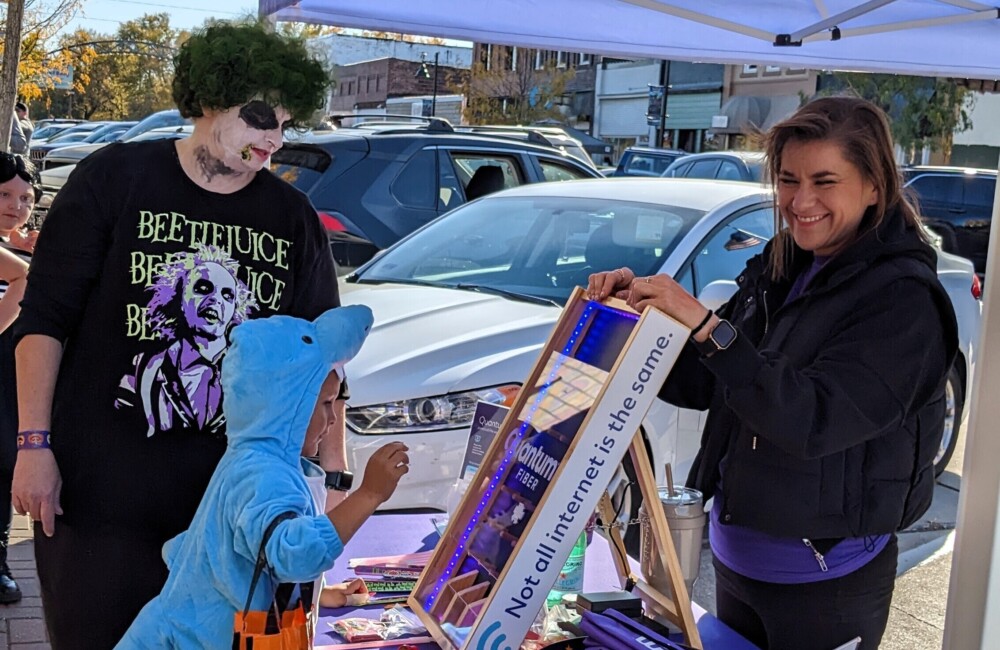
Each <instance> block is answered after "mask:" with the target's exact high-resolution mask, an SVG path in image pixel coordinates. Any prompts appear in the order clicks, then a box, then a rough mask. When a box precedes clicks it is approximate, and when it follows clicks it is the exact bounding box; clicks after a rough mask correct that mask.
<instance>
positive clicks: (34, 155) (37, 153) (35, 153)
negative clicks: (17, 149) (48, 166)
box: [31, 149, 46, 160]
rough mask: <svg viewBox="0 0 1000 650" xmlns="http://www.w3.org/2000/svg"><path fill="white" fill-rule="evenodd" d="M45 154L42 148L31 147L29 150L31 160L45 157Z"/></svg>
mask: <svg viewBox="0 0 1000 650" xmlns="http://www.w3.org/2000/svg"><path fill="white" fill-rule="evenodd" d="M45 154H46V151H45V150H44V149H32V150H31V159H32V160H41V159H42V158H44V157H45Z"/></svg>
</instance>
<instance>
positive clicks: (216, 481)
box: [117, 306, 372, 648]
mask: <svg viewBox="0 0 1000 650" xmlns="http://www.w3.org/2000/svg"><path fill="white" fill-rule="evenodd" d="M371 325H372V314H371V311H370V310H369V309H368V308H367V307H362V306H348V307H339V308H336V309H331V310H330V311H327V312H326V313H324V314H323V315H321V316H320V317H319V318H317V319H316V320H315V321H313V322H309V321H305V320H301V319H298V318H292V317H290V316H274V317H271V318H263V319H257V320H251V321H247V322H245V323H242V324H240V325H238V326H237V327H236V328H235V329H234V330H233V333H232V343H231V345H230V347H229V351H228V352H227V353H226V358H225V359H224V360H223V362H222V368H223V373H222V375H223V380H222V383H223V388H224V391H225V403H224V405H223V409H224V411H225V414H226V418H227V420H228V438H229V442H228V448H227V450H226V453H225V454H224V455H223V457H222V460H221V461H220V462H219V465H218V467H217V468H216V470H215V473H214V474H213V475H212V480H211V482H210V483H209V485H208V488H207V490H206V491H205V496H204V498H203V499H202V500H201V504H200V505H199V507H198V511H197V513H195V516H194V520H193V521H192V522H191V526H190V528H188V530H187V531H185V532H183V533H181V534H180V535H178V536H177V537H175V538H174V539H172V540H170V541H169V542H167V543H166V544H165V545H164V547H163V558H164V560H165V561H166V563H167V566H168V568H169V569H170V577H169V578H168V579H167V582H166V585H164V587H163V590H162V591H161V592H160V595H159V596H157V597H156V598H154V599H153V600H152V601H150V602H149V603H148V604H147V605H146V606H145V607H144V608H143V610H142V612H140V614H139V616H138V617H137V618H136V620H135V621H134V622H133V624H132V626H131V627H130V628H129V630H128V632H127V633H126V635H125V637H124V638H123V639H122V640H121V642H119V644H118V646H117V647H118V648H227V647H229V646H230V645H231V643H232V636H233V616H234V614H235V612H236V611H237V609H240V610H242V608H243V606H244V604H245V601H246V596H247V593H248V592H249V587H250V579H251V576H252V575H253V568H254V562H255V559H256V556H257V551H258V549H259V548H260V543H261V540H262V538H263V536H264V530H265V529H266V528H267V526H268V524H269V523H270V522H271V521H272V520H274V518H275V517H277V516H278V515H280V514H282V513H285V512H294V513H296V514H297V515H298V516H297V517H295V518H294V519H290V520H287V521H284V522H283V523H281V524H279V525H278V526H277V528H275V530H274V533H273V534H272V536H271V539H270V541H269V542H268V544H267V558H268V561H269V563H270V565H271V567H272V569H273V571H274V575H275V577H276V578H277V579H278V580H279V581H281V582H309V581H312V580H314V579H316V578H318V577H319V576H320V575H321V574H322V573H323V572H324V571H325V570H327V569H329V568H330V567H331V566H332V565H333V562H334V560H335V559H336V558H337V556H339V555H340V553H341V551H342V550H343V544H342V543H341V540H340V537H339V536H338V535H337V531H336V530H335V529H334V527H333V525H332V524H331V523H330V520H329V519H328V518H327V517H326V515H325V513H322V512H316V508H315V506H314V504H313V500H312V497H311V496H310V491H309V487H308V486H307V484H306V476H307V475H315V474H316V473H317V472H321V470H320V469H319V468H318V467H316V466H315V465H313V464H312V463H310V462H309V461H306V460H304V459H302V458H301V457H300V454H301V451H302V445H303V442H304V439H305V432H306V428H307V426H308V424H309V420H310V418H311V417H312V413H313V410H314V409H315V406H316V403H317V400H318V397H319V392H320V387H321V386H322V384H323V382H324V380H325V379H326V377H327V376H328V375H329V373H330V371H331V370H332V369H334V368H335V367H337V366H340V365H343V364H344V363H346V362H347V361H348V360H350V359H351V358H353V357H354V355H356V354H357V352H358V350H359V349H360V348H361V345H362V343H363V342H364V340H365V337H366V336H367V335H368V331H369V330H370V329H371ZM267 583H268V580H267V579H266V578H265V579H263V580H262V581H261V584H259V585H258V587H257V590H256V593H255V594H254V599H253V601H252V603H251V609H255V610H262V609H266V608H267V605H268V603H269V600H270V596H271V594H272V593H273V586H272V585H270V584H267Z"/></svg>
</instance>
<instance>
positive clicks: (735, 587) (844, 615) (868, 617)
mask: <svg viewBox="0 0 1000 650" xmlns="http://www.w3.org/2000/svg"><path fill="white" fill-rule="evenodd" d="M898 554H899V548H898V546H897V545H896V536H895V535H893V537H892V539H891V540H890V541H889V543H888V544H887V545H886V547H885V548H884V549H883V550H882V552H880V553H879V554H878V556H876V557H875V558H874V559H873V560H872V561H871V562H869V563H868V564H866V565H865V566H863V567H861V568H860V569H858V570H857V571H855V572H854V573H850V574H848V575H846V576H843V577H841V578H835V579H833V580H823V581H821V582H810V583H806V584H794V585H785V584H775V583H771V582H761V581H759V580H751V579H750V578H747V577H745V576H742V575H740V574H738V573H735V572H734V571H732V570H731V569H729V568H728V567H726V566H725V565H724V564H722V563H721V562H719V561H718V559H714V560H713V564H714V566H715V604H716V609H717V610H718V618H719V620H721V621H722V622H723V623H725V624H726V625H728V626H729V627H731V628H733V629H734V630H736V631H737V632H738V633H739V634H740V635H742V636H743V637H744V638H745V639H746V640H748V641H750V642H751V643H753V644H755V645H757V646H758V647H760V648H762V649H764V650H833V649H834V648H837V647H838V646H840V645H841V644H844V643H847V642H848V641H850V640H852V639H854V638H855V637H861V645H860V646H858V647H859V648H860V650H877V648H878V646H879V643H880V642H881V640H882V634H883V633H884V632H885V626H886V623H887V622H888V620H889V605H890V603H891V602H892V589H893V586H894V585H895V581H896V557H897V555H898Z"/></svg>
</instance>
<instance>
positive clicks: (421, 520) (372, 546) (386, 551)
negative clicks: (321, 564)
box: [314, 514, 756, 650]
mask: <svg viewBox="0 0 1000 650" xmlns="http://www.w3.org/2000/svg"><path fill="white" fill-rule="evenodd" d="M443 516H444V515H442V514H384V515H375V516H374V517H371V518H370V519H368V521H367V522H365V524H364V525H363V526H362V527H361V529H360V530H359V531H358V532H357V534H356V535H355V536H354V539H352V540H351V541H350V542H349V543H348V544H347V546H346V547H345V548H344V552H343V553H342V554H341V556H340V557H339V558H338V559H337V563H336V564H335V565H334V567H333V569H331V570H330V571H328V572H327V573H326V580H327V584H335V583H338V582H342V581H343V580H345V579H348V578H353V577H355V575H354V572H353V571H352V570H351V569H350V568H348V561H349V560H350V559H351V558H355V557H374V556H383V555H395V554H399V553H415V552H420V551H429V550H431V549H433V548H434V546H435V545H436V544H437V542H438V539H439V535H438V532H437V530H436V529H435V527H434V521H433V520H434V519H435V518H438V519H440V518H442V517H443ZM633 568H634V569H635V571H636V573H638V567H637V566H636V565H635V564H634V563H633ZM620 588H621V586H620V583H619V581H618V576H617V574H616V573H615V568H614V563H613V561H612V558H611V547H610V545H609V544H608V542H607V541H606V540H605V539H603V538H602V537H600V536H599V535H594V537H593V540H592V541H591V543H590V545H589V546H588V547H587V556H586V563H585V566H584V590H585V591H589V592H594V591H616V590H619V589H620ZM692 610H693V612H694V616H695V619H696V620H697V622H698V631H699V632H700V633H701V639H702V643H703V644H704V647H705V650H755V649H756V646H754V645H753V644H751V643H749V642H748V641H746V640H745V639H743V638H742V637H740V636H739V635H738V634H737V633H736V632H734V631H733V630H731V629H730V628H729V627H727V626H726V625H725V624H723V623H722V622H721V621H719V620H718V619H716V618H715V617H714V616H712V615H711V614H709V613H708V612H706V611H705V610H704V609H702V608H701V607H700V606H698V605H697V604H696V603H692ZM383 611H385V608H384V606H382V605H376V606H367V607H344V608H341V609H321V610H320V620H319V625H318V627H317V631H316V640H315V644H314V647H315V648H317V649H319V648H330V649H331V650H332V648H335V647H336V646H338V645H342V644H344V641H343V639H342V638H341V637H340V636H338V635H337V634H336V633H335V632H334V631H333V629H332V628H331V624H332V623H333V622H335V621H337V620H339V619H343V618H349V617H363V618H378V616H379V615H380V614H381V613H382V612H383ZM399 643H405V640H401V641H400V642H399ZM420 647H421V648H428V649H429V648H437V645H436V644H424V645H422V646H420Z"/></svg>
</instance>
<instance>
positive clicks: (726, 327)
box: [691, 320, 736, 357]
mask: <svg viewBox="0 0 1000 650" xmlns="http://www.w3.org/2000/svg"><path fill="white" fill-rule="evenodd" d="M735 340H736V328H735V327H733V326H732V324H731V323H730V322H729V321H727V320H720V321H719V324H718V325H716V326H715V327H714V328H713V329H712V331H711V332H709V333H708V338H707V339H705V340H704V341H701V342H699V341H695V340H694V339H691V343H693V344H694V347H695V348H696V349H697V350H698V352H700V353H701V356H703V357H710V356H712V355H713V354H715V353H716V352H718V351H719V350H725V349H726V348H728V347H729V346H730V345H732V344H733V341H735Z"/></svg>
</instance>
